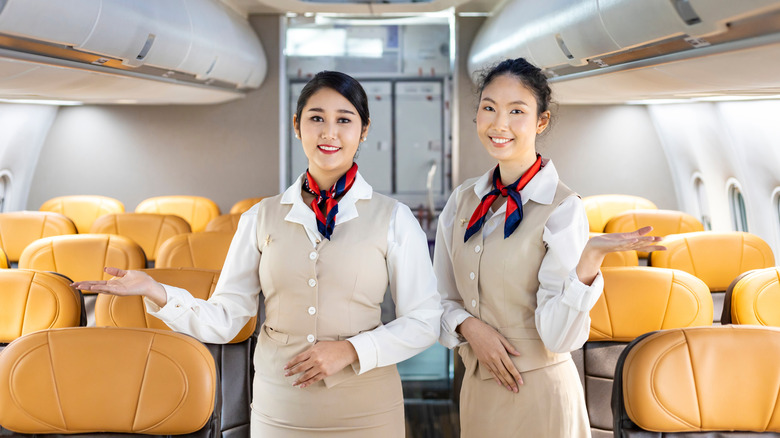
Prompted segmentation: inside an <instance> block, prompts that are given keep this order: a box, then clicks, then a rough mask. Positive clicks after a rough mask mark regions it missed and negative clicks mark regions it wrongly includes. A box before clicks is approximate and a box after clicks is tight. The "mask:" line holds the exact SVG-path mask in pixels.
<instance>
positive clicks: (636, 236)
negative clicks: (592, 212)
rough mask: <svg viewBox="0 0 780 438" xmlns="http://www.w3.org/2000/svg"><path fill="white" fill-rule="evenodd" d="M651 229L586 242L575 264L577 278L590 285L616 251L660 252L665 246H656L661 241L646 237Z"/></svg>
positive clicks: (605, 235)
mask: <svg viewBox="0 0 780 438" xmlns="http://www.w3.org/2000/svg"><path fill="white" fill-rule="evenodd" d="M652 230H653V227H649V226H648V227H643V228H640V229H638V230H636V231H631V232H629V233H607V234H601V235H599V236H594V237H592V238H590V240H588V243H587V244H586V245H585V249H583V251H582V255H581V256H580V261H579V263H578V264H577V276H578V277H579V279H580V281H581V282H582V283H584V284H587V285H590V284H591V283H593V279H595V278H596V274H597V273H598V271H599V268H600V267H601V263H602V262H603V261H604V257H605V256H606V255H607V254H608V253H610V252H616V251H647V252H650V251H662V250H665V249H666V247H665V246H661V245H657V244H656V243H657V242H660V241H661V240H662V238H661V237H658V236H647V233H649V232H650V231H652Z"/></svg>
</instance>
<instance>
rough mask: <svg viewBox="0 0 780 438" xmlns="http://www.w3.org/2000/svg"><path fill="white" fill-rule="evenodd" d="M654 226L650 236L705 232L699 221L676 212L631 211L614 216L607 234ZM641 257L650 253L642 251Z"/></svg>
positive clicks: (608, 224) (608, 225)
mask: <svg viewBox="0 0 780 438" xmlns="http://www.w3.org/2000/svg"><path fill="white" fill-rule="evenodd" d="M648 225H650V226H652V227H653V230H652V231H650V233H648V236H660V237H664V236H668V235H670V234H682V233H693V232H696V231H704V225H702V223H701V222H699V220H698V219H696V218H695V217H693V216H691V215H689V214H688V213H683V212H681V211H675V210H629V211H625V212H623V213H620V214H618V215H616V216H614V217H613V218H612V219H610V220H609V222H607V225H606V226H605V227H604V231H605V232H607V233H626V232H629V231H634V230H638V229H639V228H642V227H645V226H648ZM638 255H639V257H642V258H647V257H648V256H649V254H648V253H646V252H644V251H640V252H639V253H638Z"/></svg>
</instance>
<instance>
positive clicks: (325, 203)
mask: <svg viewBox="0 0 780 438" xmlns="http://www.w3.org/2000/svg"><path fill="white" fill-rule="evenodd" d="M357 168H358V167H357V163H352V167H350V168H349V170H348V171H347V173H345V174H344V175H342V176H341V178H339V180H338V181H336V184H333V187H331V188H330V190H320V187H319V186H318V185H317V181H314V178H312V176H311V174H310V173H309V171H308V170H307V171H306V178H304V180H303V189H304V190H306V191H307V192H309V193H311V194H312V195H314V201H312V202H311V209H312V210H314V215H315V216H317V229H318V230H319V231H320V234H322V235H323V236H324V237H325V238H326V239H328V240H330V236H331V234H333V227H335V226H336V213H338V212H339V201H337V200H336V199H337V198H340V197H341V195H343V194H344V193H347V192H348V191H349V189H350V188H351V187H352V184H354V183H355V175H357Z"/></svg>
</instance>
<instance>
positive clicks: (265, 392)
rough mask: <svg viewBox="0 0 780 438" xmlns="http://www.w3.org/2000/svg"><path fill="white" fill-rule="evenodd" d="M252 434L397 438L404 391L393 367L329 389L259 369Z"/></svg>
mask: <svg viewBox="0 0 780 438" xmlns="http://www.w3.org/2000/svg"><path fill="white" fill-rule="evenodd" d="M254 388H255V393H254V401H253V403H252V425H251V435H252V438H305V437H311V436H317V437H333V438H336V437H339V438H342V437H343V438H358V437H360V438H363V437H372V438H373V437H376V438H399V437H403V436H404V434H405V423H404V403H403V391H402V389H401V379H400V377H399V375H398V370H397V369H396V367H395V366H394V365H392V366H387V367H381V368H376V369H374V370H371V371H369V372H367V373H365V374H362V375H359V376H354V377H351V378H349V379H347V380H345V381H343V382H341V383H339V384H338V385H335V386H332V387H330V388H328V387H326V386H325V384H324V383H323V382H322V381H320V382H317V383H316V384H314V385H312V386H309V387H308V388H304V389H300V388H297V387H293V386H292V385H291V384H290V383H289V382H286V381H280V380H279V379H275V378H269V376H263V375H262V374H260V373H258V374H256V375H255V382H254Z"/></svg>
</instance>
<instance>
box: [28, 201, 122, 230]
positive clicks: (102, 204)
mask: <svg viewBox="0 0 780 438" xmlns="http://www.w3.org/2000/svg"><path fill="white" fill-rule="evenodd" d="M39 210H40V211H52V212H54V213H60V214H63V215H65V216H67V217H69V218H70V219H71V220H72V221H73V223H74V224H76V229H77V230H78V232H79V233H88V232H89V229H90V227H92V223H93V222H95V219H97V218H99V217H100V216H103V215H104V214H109V213H123V212H124V211H125V205H124V204H122V203H121V202H120V201H119V200H117V199H114V198H109V197H106V196H97V195H73V196H60V197H57V198H52V199H49V200H48V201H46V202H44V203H43V205H41V208H39Z"/></svg>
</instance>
